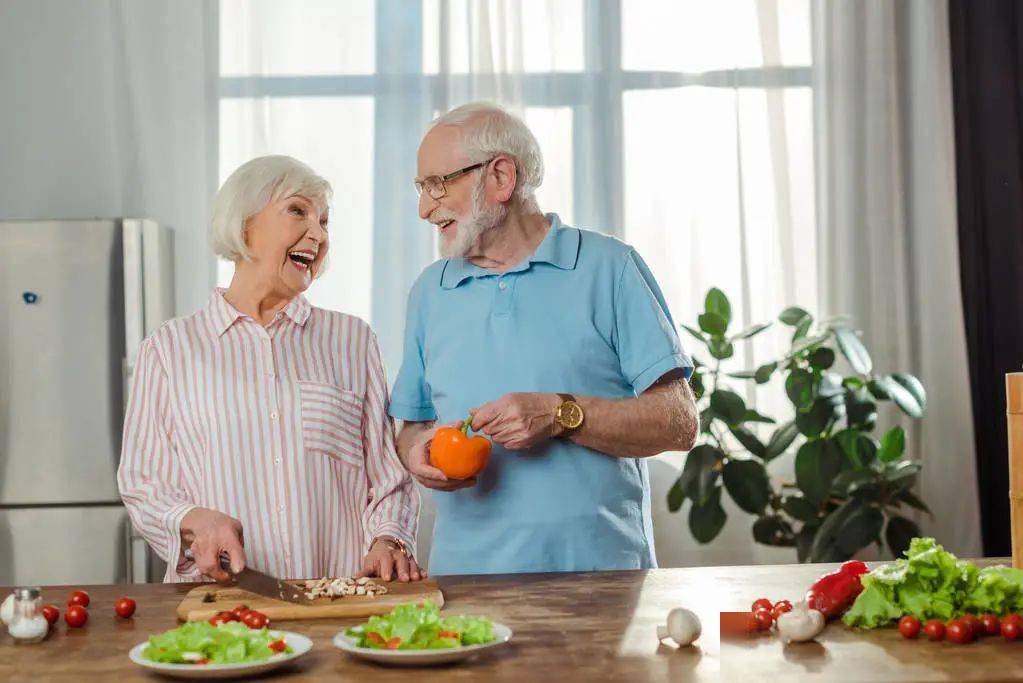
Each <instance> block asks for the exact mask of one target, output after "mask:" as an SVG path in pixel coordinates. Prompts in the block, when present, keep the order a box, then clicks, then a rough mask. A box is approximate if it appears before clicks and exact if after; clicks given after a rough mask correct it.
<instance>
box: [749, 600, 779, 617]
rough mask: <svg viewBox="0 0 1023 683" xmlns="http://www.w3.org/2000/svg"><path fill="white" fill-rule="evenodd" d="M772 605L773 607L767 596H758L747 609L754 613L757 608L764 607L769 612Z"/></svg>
mask: <svg viewBox="0 0 1023 683" xmlns="http://www.w3.org/2000/svg"><path fill="white" fill-rule="evenodd" d="M772 607H774V605H772V604H771V601H770V600H768V599H767V598H760V599H759V600H755V601H754V602H753V606H752V607H750V608H749V611H750V612H753V613H754V614H755V613H756V611H757V610H758V609H766V610H767V611H768V612H770V611H771V608H772Z"/></svg>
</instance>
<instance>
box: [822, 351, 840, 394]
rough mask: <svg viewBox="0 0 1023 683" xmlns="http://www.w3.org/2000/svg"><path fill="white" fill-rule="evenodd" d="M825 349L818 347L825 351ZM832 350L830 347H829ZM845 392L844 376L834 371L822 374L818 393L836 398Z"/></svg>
mask: <svg viewBox="0 0 1023 683" xmlns="http://www.w3.org/2000/svg"><path fill="white" fill-rule="evenodd" d="M823 350H824V349H818V351H823ZM828 350H829V351H830V349H828ZM843 392H844V389H843V388H842V378H841V377H839V376H838V375H836V374H835V373H833V372H825V373H823V374H822V375H821V381H820V384H819V385H818V386H817V395H818V396H823V397H824V398H836V397H838V396H841V395H842V393H843Z"/></svg>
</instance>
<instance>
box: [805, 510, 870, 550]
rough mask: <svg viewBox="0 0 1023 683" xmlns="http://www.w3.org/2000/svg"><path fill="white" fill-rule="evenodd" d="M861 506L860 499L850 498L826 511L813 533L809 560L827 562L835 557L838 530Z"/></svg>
mask: <svg viewBox="0 0 1023 683" xmlns="http://www.w3.org/2000/svg"><path fill="white" fill-rule="evenodd" d="M862 506H863V503H862V502H861V501H859V500H856V499H854V498H850V499H849V500H847V501H845V502H844V503H842V504H841V505H839V506H838V507H837V508H835V509H834V510H832V511H831V512H829V513H828V516H827V517H825V518H824V521H823V522H821V525H820V528H818V529H817V533H816V534H814V539H813V545H812V546H811V548H810V561H811V562H827V561H828V560H831V559H833V558H835V556H836V555H837V554H838V546H837V543H836V538H837V536H838V530H839V529H841V528H842V524H844V523H845V520H846V519H848V518H849V516H850V515H852V514H853V513H854V512H856V510H858V509H859V508H861V507H862Z"/></svg>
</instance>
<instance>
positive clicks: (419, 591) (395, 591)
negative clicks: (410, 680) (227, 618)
mask: <svg viewBox="0 0 1023 683" xmlns="http://www.w3.org/2000/svg"><path fill="white" fill-rule="evenodd" d="M381 583H383V582H381ZM383 585H385V586H387V593H385V594H384V595H375V596H373V597H367V596H365V595H348V596H345V597H343V598H333V599H331V598H317V599H316V600H315V601H314V602H313V603H312V604H310V605H296V604H293V603H290V602H284V601H282V600H274V599H272V598H265V597H263V596H261V595H256V594H254V593H250V592H248V591H246V590H242V589H241V588H237V587H235V586H218V585H217V584H209V585H204V586H197V587H195V588H193V589H192V590H190V591H188V594H187V595H186V596H185V599H184V600H182V601H181V604H179V605H178V610H177V612H178V619H180V620H181V621H202V620H204V619H209V618H210V617H212V616H213V615H214V614H216V613H217V612H222V611H224V610H230V609H233V608H234V607H237V606H238V605H248V607H249V609H254V610H257V611H259V612H262V613H263V614H265V615H266V616H268V617H270V620H271V621H272V622H277V621H287V620H290V619H343V618H358V617H368V616H372V615H374V614H386V613H388V612H390V611H391V610H392V609H394V607H395V606H397V605H400V604H401V603H403V602H416V603H418V602H422V601H423V600H432V601H433V602H434V603H436V605H437V606H438V607H442V606H443V605H444V595H443V594H442V593H441V592H440V587H439V586H438V585H437V582H436V581H435V580H433V579H426V580H424V581H410V582H408V583H401V582H400V581H392V582H390V583H384V584H383Z"/></svg>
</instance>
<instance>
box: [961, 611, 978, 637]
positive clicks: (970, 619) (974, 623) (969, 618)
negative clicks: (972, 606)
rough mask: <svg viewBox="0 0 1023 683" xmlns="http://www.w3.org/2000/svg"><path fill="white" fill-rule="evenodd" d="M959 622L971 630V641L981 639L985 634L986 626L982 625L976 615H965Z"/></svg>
mask: <svg viewBox="0 0 1023 683" xmlns="http://www.w3.org/2000/svg"><path fill="white" fill-rule="evenodd" d="M959 621H961V622H962V623H963V625H965V626H966V627H967V628H968V629H970V640H973V639H975V638H979V637H980V636H981V635H983V633H984V625H983V624H982V623H980V619H978V618H977V615H976V614H968V613H967V614H964V615H963V616H961V617H959Z"/></svg>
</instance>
